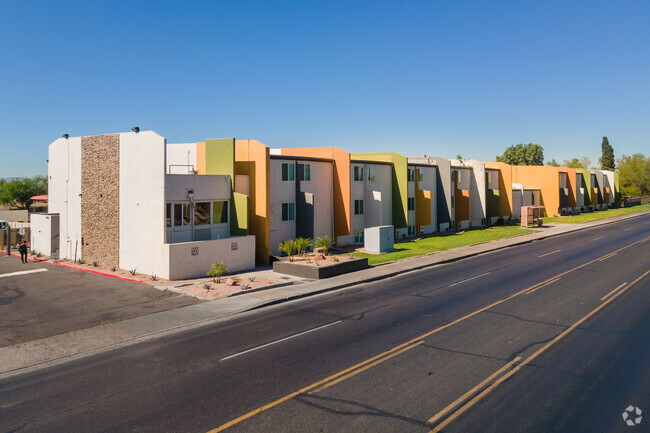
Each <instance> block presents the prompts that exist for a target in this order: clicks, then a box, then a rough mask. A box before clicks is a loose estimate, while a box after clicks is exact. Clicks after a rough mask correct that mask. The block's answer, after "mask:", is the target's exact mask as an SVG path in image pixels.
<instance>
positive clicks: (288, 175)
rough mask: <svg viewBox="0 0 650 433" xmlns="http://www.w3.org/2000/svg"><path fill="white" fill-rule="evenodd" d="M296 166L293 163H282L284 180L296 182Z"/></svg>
mask: <svg viewBox="0 0 650 433" xmlns="http://www.w3.org/2000/svg"><path fill="white" fill-rule="evenodd" d="M294 170H295V165H294V164H293V163H286V162H283V163H282V180H294V179H295V177H294Z"/></svg>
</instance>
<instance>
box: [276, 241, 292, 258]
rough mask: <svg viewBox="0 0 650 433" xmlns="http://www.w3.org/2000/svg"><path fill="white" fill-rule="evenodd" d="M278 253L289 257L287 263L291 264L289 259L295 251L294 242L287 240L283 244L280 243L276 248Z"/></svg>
mask: <svg viewBox="0 0 650 433" xmlns="http://www.w3.org/2000/svg"><path fill="white" fill-rule="evenodd" d="M278 249H279V250H280V251H282V252H283V253H285V254H286V255H287V256H289V261H290V262H293V259H292V258H291V254H293V252H294V251H295V250H296V241H294V240H293V239H289V240H287V241H284V242H280V246H279V247H278Z"/></svg>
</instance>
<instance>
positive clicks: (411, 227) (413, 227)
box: [408, 226, 415, 236]
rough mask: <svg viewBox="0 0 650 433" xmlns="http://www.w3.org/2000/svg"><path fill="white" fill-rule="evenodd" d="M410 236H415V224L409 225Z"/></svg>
mask: <svg viewBox="0 0 650 433" xmlns="http://www.w3.org/2000/svg"><path fill="white" fill-rule="evenodd" d="M408 235H409V236H415V226H409V232H408Z"/></svg>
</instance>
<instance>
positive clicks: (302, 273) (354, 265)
mask: <svg viewBox="0 0 650 433" xmlns="http://www.w3.org/2000/svg"><path fill="white" fill-rule="evenodd" d="M367 267H368V258H367V257H359V258H355V259H354V260H346V261H343V262H339V263H334V264H332V265H327V266H309V265H301V264H297V263H292V262H273V271H274V272H278V273H280V274H287V275H294V276H296V277H301V278H310V279H312V280H320V279H323V278H330V277H335V276H337V275H341V274H346V273H348V272H354V271H359V270H361V269H365V268H367Z"/></svg>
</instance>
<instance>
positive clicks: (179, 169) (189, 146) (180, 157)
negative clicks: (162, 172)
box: [167, 143, 197, 174]
mask: <svg viewBox="0 0 650 433" xmlns="http://www.w3.org/2000/svg"><path fill="white" fill-rule="evenodd" d="M196 170H197V167H196V143H171V144H170V143H168V144H167V173H169V174H191V173H192V172H193V171H196Z"/></svg>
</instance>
